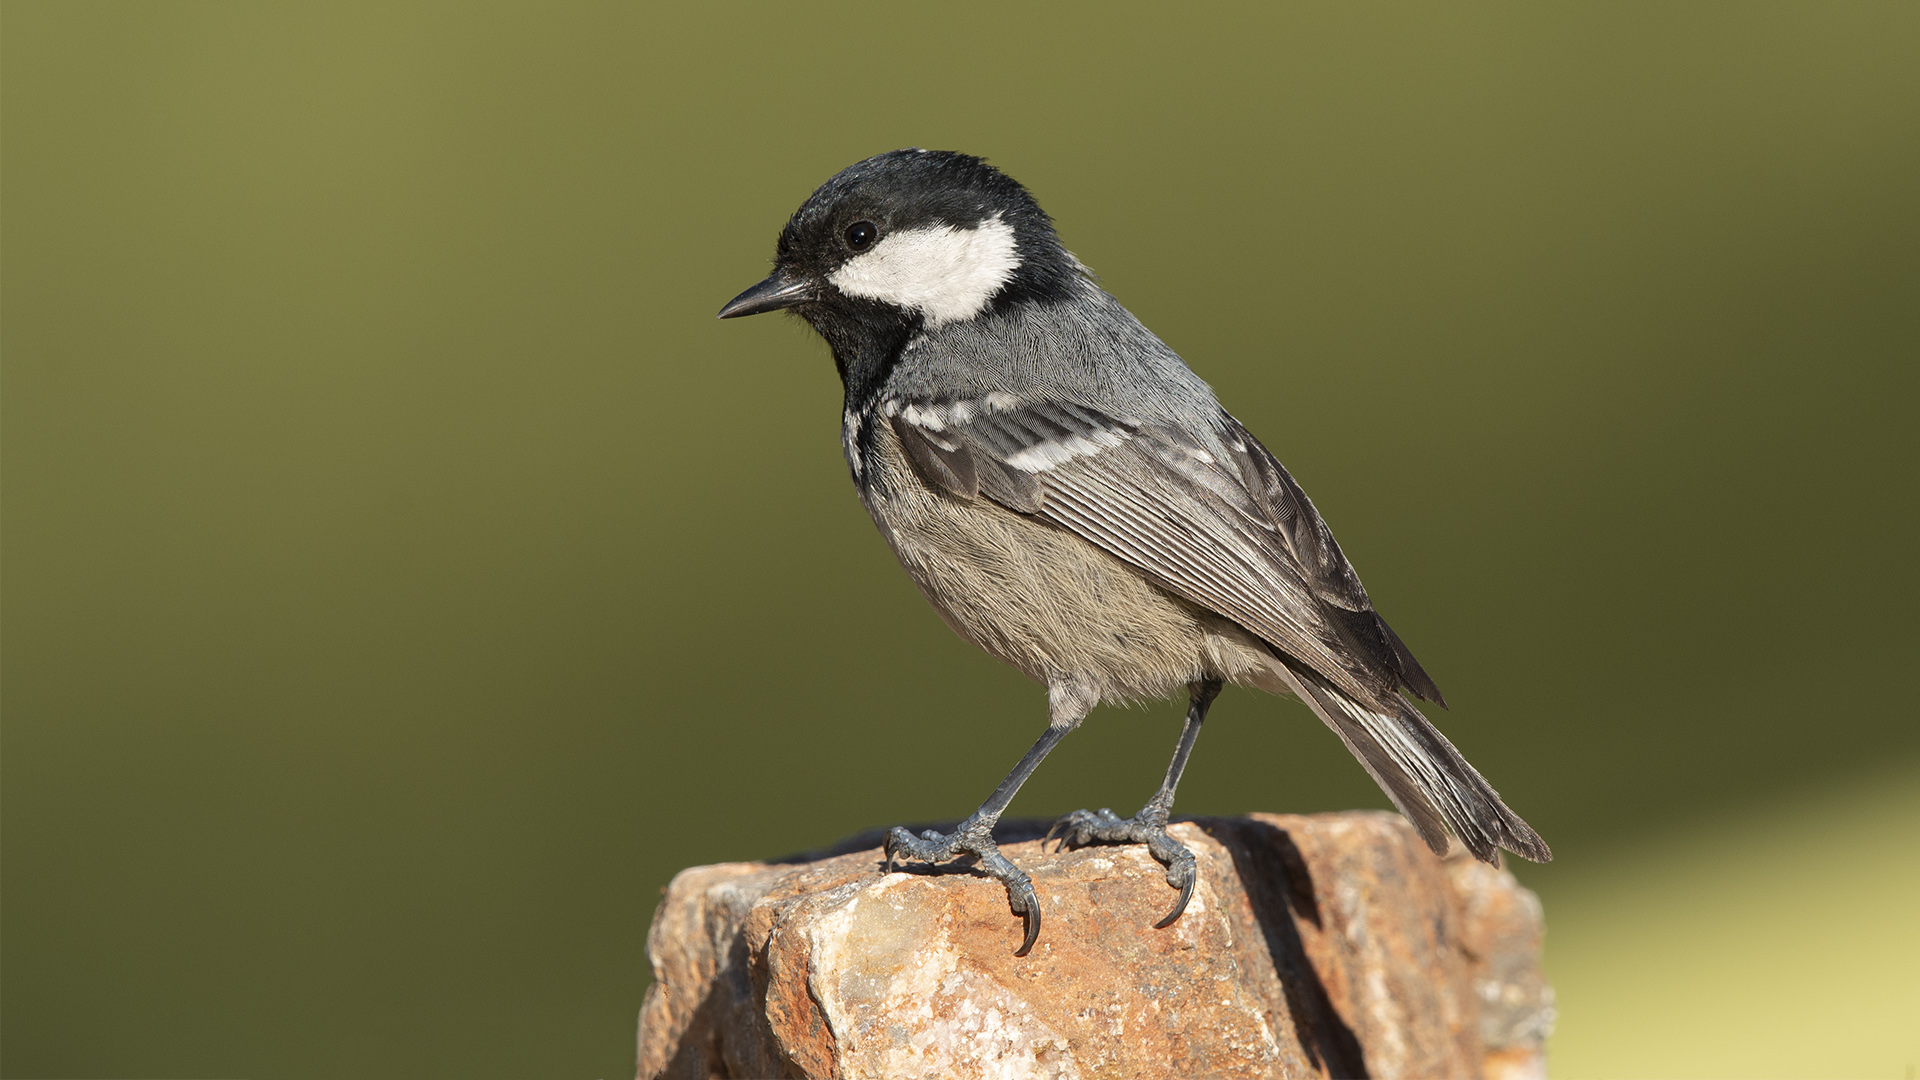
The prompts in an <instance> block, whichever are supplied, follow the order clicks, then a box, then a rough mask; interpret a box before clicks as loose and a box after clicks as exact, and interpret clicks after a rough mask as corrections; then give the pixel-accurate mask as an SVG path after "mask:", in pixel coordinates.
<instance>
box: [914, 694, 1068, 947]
mask: <svg viewBox="0 0 1920 1080" xmlns="http://www.w3.org/2000/svg"><path fill="white" fill-rule="evenodd" d="M1082 715H1085V714H1084V713H1082ZM1079 725H1080V719H1079V717H1074V718H1072V719H1071V720H1065V721H1063V720H1062V719H1061V718H1060V717H1059V716H1058V715H1056V716H1055V717H1054V719H1053V721H1052V722H1050V723H1049V724H1047V730H1046V731H1045V732H1044V733H1042V734H1041V736H1040V738H1039V740H1038V741H1036V742H1035V743H1034V744H1033V747H1032V749H1029V750H1028V751H1027V754H1026V756H1025V757H1023V758H1021V759H1020V764H1018V765H1015V766H1014V767H1013V771H1012V772H1010V773H1008V774H1007V778H1006V779H1005V780H1002V781H1000V786H999V787H997V788H994V789H993V794H992V795H991V796H989V797H988V798H987V801H986V802H984V803H982V804H981V806H980V809H978V810H975V811H974V812H973V813H972V814H971V815H969V816H968V818H967V820H965V821H963V822H961V823H960V824H959V826H958V827H957V828H955V829H954V830H953V831H952V832H951V833H947V834H945V835H942V834H940V833H937V832H934V831H933V830H932V829H928V830H927V831H926V832H923V833H921V834H920V835H919V836H915V835H913V834H912V833H910V832H908V831H907V830H905V829H903V828H900V827H899V826H897V825H896V826H895V827H894V829H893V831H892V832H891V833H888V834H887V843H886V863H885V869H886V871H887V872H889V873H891V872H892V871H893V861H894V860H895V859H896V858H905V859H918V860H920V861H922V862H932V863H938V862H946V861H947V860H949V859H951V858H953V857H955V856H956V855H961V854H972V855H975V856H977V857H978V858H979V860H980V869H981V870H983V871H985V872H986V873H987V874H988V876H990V877H995V878H998V879H1000V882H1001V884H1003V885H1005V886H1006V887H1007V902H1008V903H1009V904H1011V905H1012V906H1013V911H1014V914H1016V915H1023V916H1025V917H1026V923H1027V927H1026V928H1027V936H1026V940H1025V941H1023V942H1021V944H1020V948H1019V950H1018V951H1016V952H1015V953H1014V954H1013V955H1015V956H1025V955H1027V951H1028V950H1029V949H1032V948H1033V943H1034V942H1035V941H1036V940H1038V939H1039V937H1040V898H1039V896H1037V895H1035V893H1034V891H1033V880H1032V879H1031V878H1029V877H1027V875H1026V872H1025V871H1023V870H1021V869H1020V868H1019V867H1017V866H1015V865H1013V863H1012V862H1011V861H1009V860H1008V859H1007V857H1006V856H1005V855H1002V854H1000V847H999V845H997V844H995V843H994V842H993V826H994V824H995V823H996V822H998V821H999V820H1000V815H1001V814H1002V813H1005V812H1006V809H1007V804H1008V803H1010V802H1012V801H1013V796H1014V793H1016V792H1018V791H1019V790H1020V785H1021V784H1024V783H1026V782H1027V777H1029V776H1031V775H1033V770H1034V769H1036V768H1038V767H1039V765H1040V759H1042V758H1044V757H1046V756H1047V752H1048V751H1050V750H1052V749H1053V748H1054V745H1055V744H1057V743H1058V742H1059V741H1060V740H1061V739H1063V738H1065V737H1066V734H1067V732H1069V731H1072V730H1073V729H1074V728H1076V727H1078V726H1079Z"/></svg>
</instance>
